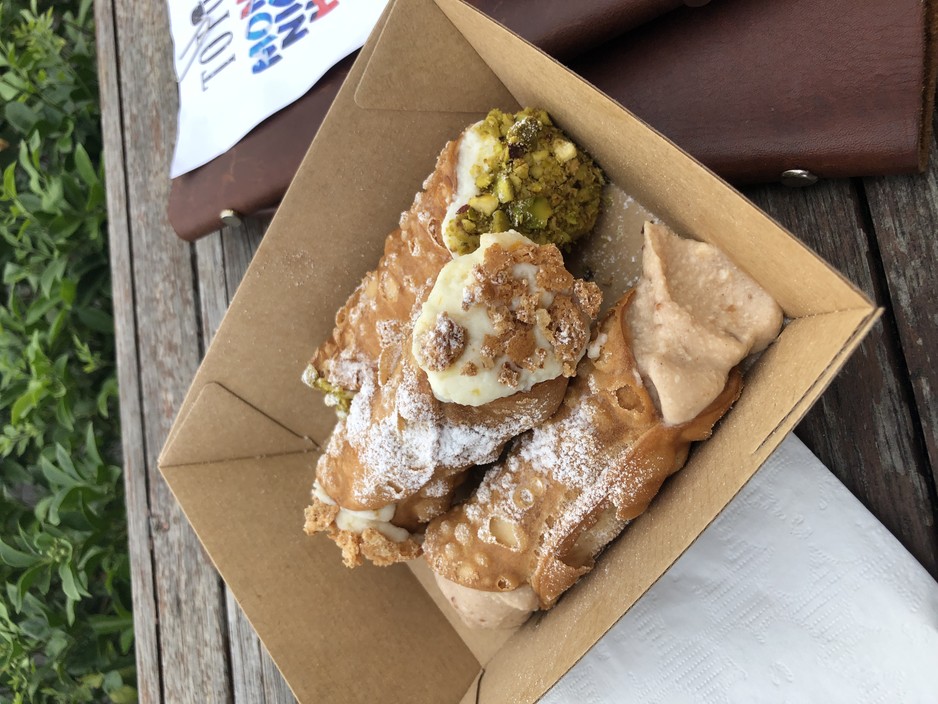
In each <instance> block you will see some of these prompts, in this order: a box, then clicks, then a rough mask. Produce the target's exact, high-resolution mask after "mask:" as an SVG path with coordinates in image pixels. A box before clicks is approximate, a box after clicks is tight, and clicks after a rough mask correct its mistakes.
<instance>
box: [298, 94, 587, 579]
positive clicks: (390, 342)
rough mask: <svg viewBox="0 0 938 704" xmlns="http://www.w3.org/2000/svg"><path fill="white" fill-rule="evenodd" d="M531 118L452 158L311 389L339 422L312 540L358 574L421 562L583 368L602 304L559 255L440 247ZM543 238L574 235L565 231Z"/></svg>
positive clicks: (338, 335)
mask: <svg viewBox="0 0 938 704" xmlns="http://www.w3.org/2000/svg"><path fill="white" fill-rule="evenodd" d="M534 114H537V115H543V113H542V112H541V111H525V112H523V113H519V116H518V117H512V116H505V115H503V114H501V113H498V112H497V111H493V112H492V113H490V114H489V116H488V117H487V118H486V120H485V121H483V122H481V123H477V124H476V125H473V126H471V127H470V128H468V129H467V131H466V132H464V134H463V135H462V136H461V138H460V139H459V140H458V141H457V142H454V143H450V144H449V145H447V147H446V148H445V149H444V152H443V154H441V156H440V159H439V161H438V164H437V169H436V171H435V172H434V173H433V174H432V175H431V176H430V178H429V179H427V182H426V183H425V191H424V192H423V193H422V194H420V195H418V196H417V198H416V199H415V201H414V206H413V208H412V209H411V210H410V211H409V212H408V213H405V214H404V216H403V217H402V219H401V229H400V230H398V231H396V232H394V233H392V234H391V235H390V236H389V238H388V241H387V243H386V246H385V254H384V256H383V257H382V259H381V261H380V262H379V264H378V268H377V269H376V270H375V271H374V272H371V273H369V274H368V275H367V276H366V277H365V279H364V281H363V282H362V284H361V285H360V286H359V288H358V289H357V290H356V291H355V292H354V293H353V295H352V297H351V298H350V299H349V301H348V303H347V304H346V305H345V306H344V307H343V309H342V310H341V311H340V312H339V314H338V316H337V317H336V329H335V331H334V332H333V335H332V337H331V338H330V340H328V341H327V342H326V343H324V344H323V345H322V346H320V348H319V349H318V350H317V351H316V354H315V355H314V357H313V359H312V361H311V363H310V366H309V368H308V369H307V372H306V374H305V375H304V380H305V381H306V382H307V383H309V384H310V385H313V386H317V387H319V388H322V389H323V390H325V391H327V393H328V394H329V397H328V398H329V399H330V400H331V401H332V402H333V403H334V404H335V405H337V406H338V407H339V409H340V411H341V412H342V413H341V414H340V415H341V416H342V417H340V420H339V422H338V424H337V425H336V428H335V430H334V431H333V434H332V436H331V438H330V440H329V443H328V445H327V447H326V449H325V452H324V453H323V455H322V456H321V457H320V459H319V462H318V465H317V479H316V485H315V488H314V492H313V497H312V504H311V506H310V508H309V509H308V510H307V521H306V530H307V532H311V533H312V532H319V531H325V532H327V533H329V534H330V536H331V537H333V539H334V540H336V542H337V543H339V544H340V546H341V547H342V549H343V555H344V558H345V561H346V563H347V564H349V565H355V564H358V563H360V561H361V559H362V557H367V558H370V559H372V560H373V561H374V562H376V563H378V564H388V563H390V562H394V561H397V560H401V559H408V558H410V557H413V556H414V555H415V554H417V553H418V552H419V548H418V546H417V541H416V540H414V539H413V538H412V537H411V534H412V533H413V532H417V531H419V530H421V529H422V528H421V526H422V525H423V524H425V523H426V522H428V521H429V520H431V519H432V518H433V517H434V516H436V515H439V514H440V513H442V512H443V511H445V510H446V509H447V508H448V507H449V505H450V502H451V498H452V494H453V492H454V490H455V489H456V487H457V486H458V484H459V483H460V482H461V481H462V475H463V472H464V471H465V470H466V469H467V468H469V467H471V466H474V465H476V464H483V463H486V462H491V461H493V460H494V459H496V457H497V456H498V454H499V452H500V451H501V449H502V447H503V446H504V444H505V443H506V442H507V441H508V440H509V439H511V438H512V437H515V436H516V435H518V434H520V433H523V432H524V431H526V430H527V429H529V428H531V427H533V426H535V425H537V424H538V423H540V422H542V421H543V420H545V419H546V418H548V417H550V416H551V415H552V414H553V413H554V411H555V410H556V409H557V407H558V406H559V404H560V401H561V399H562V398H563V394H564V391H565V389H566V385H567V378H568V377H569V376H570V375H572V374H573V372H574V371H575V368H576V365H577V362H578V361H579V359H580V357H582V355H583V354H584V353H585V349H586V343H587V342H588V339H589V329H590V324H591V321H592V319H593V318H595V316H596V315H597V313H598V310H599V304H600V299H601V295H600V293H599V290H598V288H597V287H596V286H595V285H594V284H590V283H587V282H585V281H579V280H576V279H574V277H573V276H572V275H571V274H570V273H569V272H568V271H567V270H566V269H565V267H564V264H563V259H562V256H561V254H560V251H559V250H558V249H557V247H556V246H554V245H553V244H549V245H539V244H537V243H535V242H533V241H532V240H530V239H528V238H527V237H525V236H524V235H522V234H521V233H519V232H517V231H514V230H505V231H502V232H495V233H486V234H482V233H479V235H478V236H476V237H474V240H475V246H473V247H471V249H473V250H476V249H478V251H475V253H473V254H467V255H466V256H465V257H463V256H459V255H454V254H453V253H451V252H450V251H449V250H448V249H447V248H446V247H445V245H444V242H443V236H442V232H443V220H444V219H445V218H446V217H447V213H450V214H451V215H454V216H455V217H456V219H457V221H458V222H462V221H463V220H464V217H463V216H464V215H465V214H466V213H467V212H470V211H471V210H472V206H468V205H466V207H465V208H464V207H463V206H462V205H458V198H459V197H462V195H465V194H466V193H467V192H469V191H472V192H473V193H475V195H473V196H471V197H472V198H474V197H480V195H479V194H480V193H481V191H480V190H479V187H478V186H477V185H476V179H477V178H478V174H479V173H483V172H484V173H489V172H491V173H493V174H494V173H496V171H495V170H494V169H495V167H496V166H497V162H496V161H493V160H492V158H493V157H492V155H493V152H492V151H491V150H486V149H484V148H483V146H484V143H485V139H484V135H485V130H489V129H492V127H491V124H490V122H491V121H493V120H497V121H499V122H498V124H501V121H502V120H505V121H508V123H509V124H516V123H520V122H522V121H525V120H529V119H534V118H531V115H534ZM542 119H543V120H545V121H547V120H548V118H547V117H546V115H544V116H543V118H542ZM538 124H539V125H540V124H541V122H538ZM486 125H488V127H486ZM538 129H540V128H538ZM551 130H553V131H552V132H551V134H552V135H559V134H560V133H559V131H557V130H556V128H553V127H551ZM558 139H559V138H558ZM467 145H469V146H467ZM473 145H474V146H473ZM480 145H482V146H480ZM558 148H559V147H558ZM574 149H575V152H576V153H578V154H579V153H581V152H579V151H577V150H576V148H574ZM520 158H521V157H519V159H520ZM584 158H585V157H584ZM568 161H569V160H568ZM498 163H500V162H498ZM590 165H591V166H590V168H595V167H594V166H592V163H591V162H590ZM486 169H489V171H486ZM466 174H470V176H466ZM472 174H475V175H474V176H472ZM470 177H471V178H472V181H471V183H470V186H471V188H470V187H466V186H465V179H466V178H470ZM533 178H534V177H533V175H531V174H529V175H528V180H529V181H530V183H531V184H533V185H535V186H536V184H534V181H532V180H531V179H533ZM596 178H597V179H599V181H601V178H602V177H601V175H599V174H598V172H597V176H596ZM524 183H528V181H525V182H524ZM544 183H545V184H546V183H547V181H544ZM577 193H580V194H581V195H580V196H577ZM582 193H583V191H582V190H580V191H577V190H569V191H568V192H567V193H566V195H565V196H564V197H561V198H560V200H559V201H556V202H555V204H554V206H552V207H556V209H557V212H559V213H566V214H567V215H565V217H567V216H569V222H570V223H571V225H570V227H569V232H568V233H567V235H564V237H565V238H566V241H570V240H571V239H572V238H573V237H574V236H576V235H578V234H579V228H581V227H582V222H583V220H582V219H581V218H580V217H579V216H578V217H574V215H573V213H574V212H581V211H583V212H585V211H586V210H589V209H590V208H592V206H589V207H586V206H584V205H583V203H582V202H580V201H579V200H577V199H578V198H579V197H583V196H582ZM481 194H482V195H484V193H481ZM565 198H569V200H570V203H569V204H568V203H567V202H566V200H565ZM552 202H554V201H552ZM593 205H594V206H595V207H597V208H598V199H597V201H596V203H594V204H593ZM454 206H455V207H454ZM568 206H569V207H568ZM493 212H494V211H493ZM583 217H586V216H585V215H584V216H583ZM591 217H592V218H593V219H595V215H593V216H591ZM540 229H542V230H545V229H546V230H548V231H549V232H552V233H554V235H552V236H556V237H558V238H560V234H558V233H562V232H563V230H562V223H560V222H554V224H553V225H551V227H550V228H540ZM479 245H481V246H479ZM454 256H455V258H454ZM415 322H416V324H417V327H416V329H415V327H414V325H415Z"/></svg>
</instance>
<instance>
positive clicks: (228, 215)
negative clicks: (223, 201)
mask: <svg viewBox="0 0 938 704" xmlns="http://www.w3.org/2000/svg"><path fill="white" fill-rule="evenodd" d="M218 219H219V220H221V221H222V222H223V223H224V224H225V225H227V226H228V227H237V226H238V225H240V224H241V213H239V212H238V211H237V210H231V209H230V208H225V209H224V210H222V211H221V212H220V213H219V214H218Z"/></svg>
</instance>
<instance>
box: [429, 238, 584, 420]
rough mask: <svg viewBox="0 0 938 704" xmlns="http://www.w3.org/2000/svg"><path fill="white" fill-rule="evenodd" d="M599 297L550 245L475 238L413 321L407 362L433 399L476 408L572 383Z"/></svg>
mask: <svg viewBox="0 0 938 704" xmlns="http://www.w3.org/2000/svg"><path fill="white" fill-rule="evenodd" d="M601 300H602V294H601V293H600V291H599V288H598V287H597V286H596V285H595V284H593V283H587V282H585V281H581V280H579V279H575V278H574V277H573V275H572V274H571V273H570V272H568V271H567V270H566V268H564V264H563V257H562V256H561V254H560V250H558V249H557V247H556V246H554V245H538V244H535V243H534V242H532V241H531V240H529V239H528V238H527V237H525V236H524V235H521V234H519V233H517V232H515V231H513V230H508V231H507V232H499V233H491V234H484V235H482V237H481V242H480V247H479V249H477V250H476V251H475V252H473V253H472V254H466V255H464V256H462V257H457V258H456V259H454V260H453V261H451V262H449V263H448V264H447V265H446V266H444V267H443V270H442V271H441V272H440V274H439V276H438V277H437V280H436V283H435V284H434V286H433V289H432V290H431V291H430V295H429V296H428V297H427V300H426V302H425V303H424V304H423V308H422V309H421V312H420V315H419V316H418V318H417V320H416V323H415V324H414V334H413V343H412V344H413V348H412V351H413V355H414V358H415V359H416V360H417V364H418V365H419V366H420V368H421V369H423V371H425V372H426V373H427V377H428V379H429V381H430V387H431V389H432V390H433V395H434V396H436V398H437V399H439V400H440V401H443V402H449V403H459V404H462V405H466V406H481V405H483V404H486V403H489V402H490V401H494V400H495V399H498V398H503V397H505V396H510V395H512V394H514V393H517V392H522V391H528V390H530V389H531V387H532V386H534V385H535V384H537V383H539V382H542V381H547V380H549V379H554V378H556V377H558V376H560V375H564V376H568V377H569V376H573V374H574V373H575V370H576V365H577V362H579V361H580V358H581V357H582V356H583V354H584V353H585V351H586V346H587V343H588V342H589V337H590V323H591V321H592V319H593V318H595V317H596V315H597V314H598V312H599V306H600V303H601Z"/></svg>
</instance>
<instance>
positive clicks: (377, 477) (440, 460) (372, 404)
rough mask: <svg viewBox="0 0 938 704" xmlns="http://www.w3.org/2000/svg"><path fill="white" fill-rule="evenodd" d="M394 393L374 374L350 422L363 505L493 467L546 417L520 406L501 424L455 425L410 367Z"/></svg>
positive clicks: (358, 495) (355, 403) (526, 405)
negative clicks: (480, 466)
mask: <svg viewBox="0 0 938 704" xmlns="http://www.w3.org/2000/svg"><path fill="white" fill-rule="evenodd" d="M388 391H389V393H387V394H382V393H381V392H380V390H379V389H378V387H377V380H376V379H375V376H374V375H373V374H372V375H368V377H367V378H366V380H365V383H364V384H363V385H362V387H361V389H360V390H359V392H358V394H357V395H356V396H355V398H354V399H352V403H351V406H350V409H349V414H348V418H347V419H346V424H345V436H346V438H347V441H348V443H349V444H350V445H351V446H352V447H353V448H354V449H355V450H356V452H357V454H358V456H359V460H360V463H361V465H362V466H363V474H362V475H361V476H360V477H358V480H357V481H356V482H355V485H354V489H353V496H354V498H355V499H356V500H357V501H362V502H367V501H369V500H371V499H372V498H373V497H375V496H376V495H378V494H381V495H383V496H387V498H388V499H390V500H394V501H400V500H403V499H405V498H407V497H409V496H412V495H413V494H415V493H417V492H418V491H420V489H421V488H422V487H424V485H426V484H428V483H429V482H431V481H432V480H433V479H434V477H435V476H436V477H440V476H446V475H448V474H452V473H453V472H455V471H459V470H462V469H465V468H467V467H470V466H472V465H477V464H487V463H490V462H493V461H494V460H495V459H496V458H497V457H498V454H499V452H500V451H501V448H502V446H503V445H504V443H505V442H506V441H507V440H508V439H509V438H511V437H513V436H515V435H517V434H519V433H522V432H524V431H525V430H527V429H528V428H530V427H531V425H533V424H534V423H536V422H538V421H539V420H540V418H541V416H542V415H543V409H541V408H540V407H539V406H540V404H539V403H538V402H537V401H533V402H531V403H524V404H519V406H520V407H519V409H518V412H517V413H514V414H512V415H511V417H509V418H508V419H506V420H504V421H503V422H501V423H498V424H489V425H481V424H469V423H460V422H455V421H452V420H451V419H449V418H448V417H447V416H446V415H445V414H444V413H443V412H442V411H441V409H440V407H439V404H438V403H437V402H435V400H434V399H433V398H432V396H431V395H430V394H428V393H427V389H426V388H424V387H422V386H421V385H420V384H419V382H418V378H417V372H416V371H415V369H414V368H413V367H412V366H410V365H408V364H405V365H404V366H403V368H402V370H401V377H400V382H399V383H398V385H397V388H396V393H394V390H393V389H388ZM386 396H392V397H393V401H392V402H391V404H390V408H389V409H388V412H386V413H385V412H384V411H383V409H381V408H379V407H378V404H381V405H382V406H383V405H384V403H385V401H386ZM336 449H337V448H336ZM327 452H328V450H327ZM428 495H432V494H428Z"/></svg>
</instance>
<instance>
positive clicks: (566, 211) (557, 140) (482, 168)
mask: <svg viewBox="0 0 938 704" xmlns="http://www.w3.org/2000/svg"><path fill="white" fill-rule="evenodd" d="M476 129H477V130H478V131H479V132H480V134H481V135H482V136H484V137H487V138H489V139H492V138H494V139H496V140H498V145H497V147H495V148H494V149H492V150H491V152H490V154H489V155H488V156H486V157H485V158H484V159H483V160H482V161H481V162H480V163H478V164H474V165H473V166H472V168H471V170H470V174H471V175H472V177H473V178H474V179H475V186H476V188H477V189H478V195H476V196H474V197H472V198H470V199H469V202H468V203H466V204H464V205H463V206H462V207H461V208H459V210H458V211H457V212H456V216H455V217H454V218H452V219H451V220H450V221H449V223H448V225H447V228H446V233H445V235H446V244H447V246H448V247H449V248H450V250H452V251H453V252H455V253H456V254H468V253H469V252H473V251H475V250H476V248H478V246H479V237H480V236H481V235H482V234H483V233H486V232H505V231H507V230H509V229H513V230H516V231H518V232H520V233H522V234H524V235H526V236H527V237H528V238H530V239H531V240H533V241H534V242H537V243H538V244H555V245H558V246H560V247H565V246H567V245H569V244H571V243H572V242H573V241H575V240H576V239H577V238H579V237H582V236H583V235H585V234H586V233H587V232H589V231H590V230H591V229H592V228H593V225H595V223H596V218H597V217H598V215H599V209H600V201H601V197H602V189H603V184H604V183H605V177H604V176H603V173H602V170H601V169H600V168H599V166H598V165H597V164H596V163H595V162H594V161H593V159H592V157H591V156H589V155H588V154H587V153H586V152H584V151H583V150H582V149H580V148H579V147H577V146H576V145H575V144H574V143H573V142H572V141H571V140H570V139H568V138H567V136H566V135H564V133H563V132H562V131H561V130H560V129H559V128H557V127H556V126H555V125H554V124H553V122H551V119H550V117H549V116H548V115H547V113H546V112H545V111H544V110H539V109H534V108H525V109H524V110H522V111H521V112H518V113H515V114H514V115H512V114H511V113H505V112H502V111H501V110H497V109H496V110H492V111H491V112H490V113H489V114H488V115H487V116H486V117H485V119H484V120H482V122H480V123H479V124H478V125H477V126H476Z"/></svg>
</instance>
